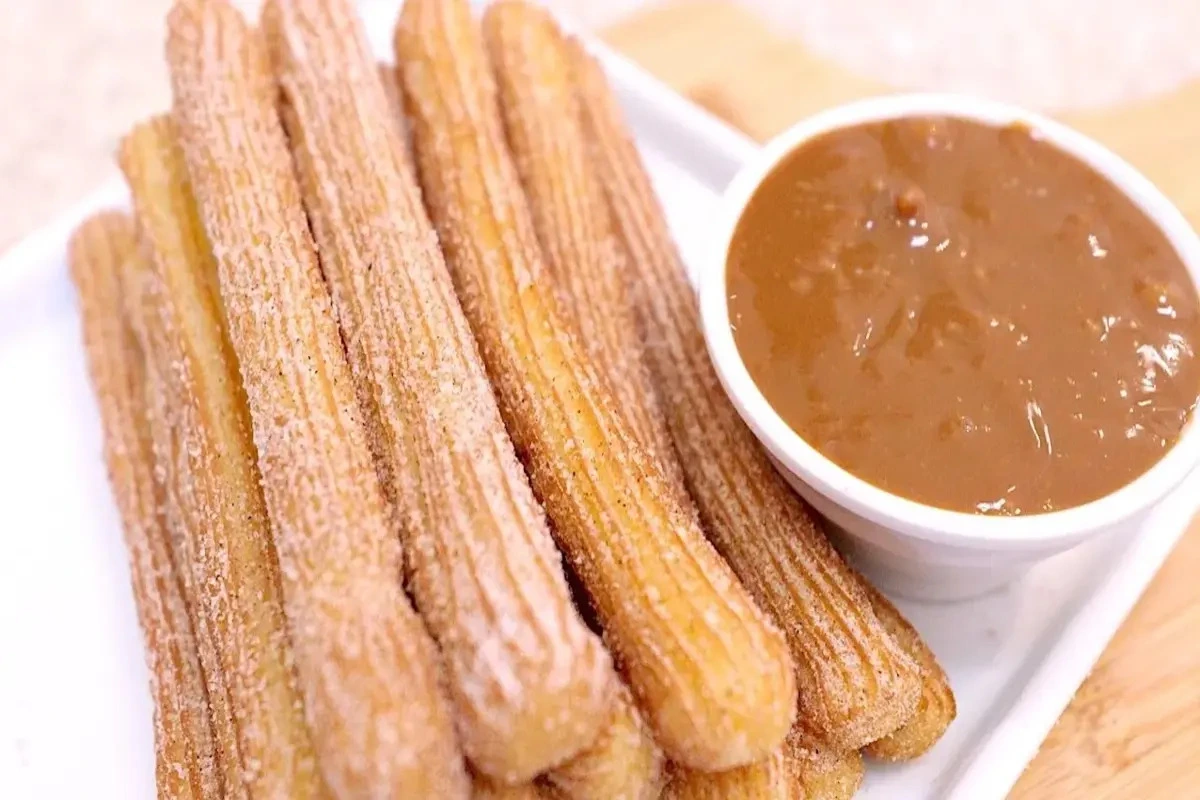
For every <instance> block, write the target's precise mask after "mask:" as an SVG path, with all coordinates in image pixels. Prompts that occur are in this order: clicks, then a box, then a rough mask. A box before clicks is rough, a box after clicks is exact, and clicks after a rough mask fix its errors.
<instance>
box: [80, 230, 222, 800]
mask: <svg viewBox="0 0 1200 800" xmlns="http://www.w3.org/2000/svg"><path fill="white" fill-rule="evenodd" d="M68 253H69V255H68V260H69V262H70V269H71V279H72V281H73V282H74V283H75V289H76V292H77V294H78V297H79V309H80V316H81V318H82V328H83V342H84V349H85V351H86V353H87V362H88V372H89V374H90V376H91V380H92V388H93V390H94V391H95V394H96V403H97V405H98V406H99V409H100V424H101V428H102V430H103V436H104V462H105V465H106V466H107V469H108V480H109V484H110V486H111V488H112V492H113V498H114V500H115V501H116V506H117V511H118V512H119V514H120V516H121V523H122V525H123V530H124V538H125V548H126V553H127V555H128V557H129V572H130V578H131V581H132V584H133V597H134V601H135V603H136V605H137V614H138V622H139V624H140V625H141V628H142V638H143V643H144V645H145V657H146V666H147V668H148V671H149V673H150V694H151V697H152V698H153V700H154V750H155V759H154V761H155V770H154V771H155V784H156V786H157V789H158V796H159V797H161V798H173V799H177V800H219V798H222V797H224V796H225V795H224V792H223V790H222V786H221V783H222V781H221V771H220V767H219V764H218V758H217V750H216V742H215V740H214V737H213V731H212V724H211V720H210V718H209V712H208V698H207V693H206V690H205V687H204V676H203V674H202V672H201V666H200V657H199V648H198V645H197V642H196V639H195V636H194V634H193V631H192V624H191V621H190V619H189V617H188V609H187V603H186V600H185V597H184V586H183V580H182V577H181V576H180V574H179V571H180V565H179V564H177V563H176V560H175V554H174V553H173V552H172V547H171V542H170V541H169V538H168V537H169V534H168V531H167V523H166V519H165V517H164V504H165V497H164V490H163V486H162V481H161V477H160V474H159V473H158V470H157V467H156V465H155V457H154V450H153V443H152V441H151V437H150V433H149V431H148V430H147V426H146V420H147V418H148V416H149V415H150V414H151V413H152V412H151V409H150V405H149V403H148V401H147V394H146V389H147V387H146V380H147V376H146V365H145V361H144V357H143V354H142V352H141V348H140V346H139V344H138V342H137V339H136V336H135V335H134V331H133V329H132V327H131V325H130V324H129V320H128V319H127V318H126V316H125V314H124V311H123V307H124V306H123V303H124V301H123V300H122V295H123V293H124V288H123V286H122V284H121V275H122V270H123V265H122V264H123V262H125V261H126V260H129V259H141V258H143V256H142V255H141V253H140V252H139V248H138V241H137V235H136V231H135V227H134V223H133V220H132V219H131V218H130V217H129V216H128V215H126V214H123V213H119V212H111V211H110V212H101V213H99V214H96V215H95V216H92V217H90V218H88V219H87V220H85V221H84V222H83V223H82V224H81V225H80V226H79V228H78V229H77V230H76V231H75V233H74V234H73V235H72V237H71V241H70V244H69V245H68Z"/></svg>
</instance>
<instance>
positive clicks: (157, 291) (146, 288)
mask: <svg viewBox="0 0 1200 800" xmlns="http://www.w3.org/2000/svg"><path fill="white" fill-rule="evenodd" d="M143 247H145V244H144V243H143ZM121 289H122V291H123V293H124V301H125V315H126V317H127V318H128V320H129V325H130V327H131V328H132V329H133V331H134V334H135V336H136V337H137V339H138V343H139V347H140V348H141V350H142V354H143V357H144V359H145V364H146V404H147V407H148V409H149V413H148V414H147V420H146V421H147V423H148V427H149V429H150V438H151V442H152V443H153V447H154V459H155V469H156V472H157V474H158V475H159V477H160V479H161V480H162V484H163V516H164V517H165V519H166V522H167V533H168V537H169V539H170V542H171V547H172V550H173V552H174V554H175V563H176V564H177V565H179V576H180V579H181V581H182V583H183V595H184V598H185V599H186V601H187V610H188V616H189V617H190V618H191V621H192V631H193V632H194V633H195V639H196V649H197V650H198V651H199V656H200V667H201V669H202V671H203V674H204V686H205V690H206V692H207V693H208V708H209V717H210V719H211V720H212V730H213V741H214V745H215V747H216V751H217V763H218V765H219V766H220V769H221V776H222V777H221V784H222V787H223V789H224V792H225V795H226V796H227V797H229V798H234V800H245V798H248V797H249V795H248V794H247V786H246V781H245V777H244V776H245V766H244V765H243V763H242V756H241V747H240V744H239V741H238V728H237V722H236V720H235V719H234V704H233V700H232V698H231V697H230V692H229V684H230V680H231V679H230V677H229V676H228V675H227V674H226V673H225V669H224V667H223V666H222V663H221V661H222V659H221V639H220V634H219V632H218V626H217V621H216V620H214V619H212V618H210V617H209V614H208V611H207V609H206V607H205V603H204V602H203V601H202V599H201V597H202V595H203V594H204V592H203V591H202V590H201V588H200V586H199V585H198V582H199V581H200V580H201V576H202V570H201V568H200V566H199V562H200V556H199V554H198V553H197V552H196V548H197V545H198V542H196V541H195V540H194V537H192V536H189V535H187V534H188V528H187V525H188V521H187V520H186V519H185V518H184V511H183V508H184V503H183V501H182V500H180V496H181V495H183V494H185V493H187V492H188V491H189V490H190V488H191V486H190V484H189V483H188V477H187V469H186V466H181V460H182V459H186V457H187V456H186V451H184V450H183V449H182V448H181V447H180V443H181V439H180V437H179V436H177V433H178V432H179V431H180V430H181V429H182V427H183V421H182V418H181V417H182V414H181V411H182V409H181V408H180V407H177V406H175V405H172V403H171V398H170V396H169V393H168V391H167V389H166V388H165V387H166V383H167V381H169V380H170V377H169V366H167V367H166V369H167V370H168V372H167V374H166V375H164V374H163V373H164V365H168V364H169V362H167V361H166V359H165V357H164V358H163V359H162V360H161V361H160V360H159V358H158V357H157V354H158V353H160V352H162V351H163V350H164V349H165V346H164V345H162V344H161V340H162V331H161V326H159V325H158V324H157V320H158V318H159V306H161V305H162V303H163V302H164V300H163V297H164V294H165V292H164V290H163V288H162V286H161V282H160V281H158V280H157V276H156V275H155V274H154V265H153V262H152V261H151V259H150V258H149V257H144V258H136V259H127V260H126V261H125V262H124V263H123V265H122V270H121Z"/></svg>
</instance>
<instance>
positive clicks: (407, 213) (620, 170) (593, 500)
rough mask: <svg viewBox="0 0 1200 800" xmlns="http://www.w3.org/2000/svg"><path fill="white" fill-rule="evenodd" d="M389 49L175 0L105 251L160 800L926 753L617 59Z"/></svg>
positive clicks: (608, 786)
mask: <svg viewBox="0 0 1200 800" xmlns="http://www.w3.org/2000/svg"><path fill="white" fill-rule="evenodd" d="M395 50H396V58H397V62H398V63H397V65H396V67H391V66H387V65H385V66H381V65H379V64H377V63H376V61H375V60H374V57H373V55H372V54H371V52H370V49H369V47H368V45H367V35H366V31H364V30H363V28H362V25H361V23H360V22H359V20H358V19H357V18H356V16H355V14H354V9H353V4H352V0H267V2H266V3H265V7H264V10H263V14H262V18H261V20H259V25H258V26H257V27H256V26H254V25H253V24H251V23H250V22H249V21H247V20H246V19H245V18H243V17H242V16H241V15H240V14H239V13H238V12H237V11H236V10H235V9H234V8H233V7H232V6H231V5H230V4H229V2H228V0H178V2H177V3H176V6H175V8H174V9H173V10H172V12H171V14H170V16H169V18H168V39H167V47H166V54H167V65H168V69H169V72H170V76H171V84H172V88H173V90H174V91H173V106H172V108H171V110H170V112H169V113H167V114H163V115H161V116H157V117H155V118H153V119H150V120H147V121H145V122H143V123H141V124H139V125H137V126H136V127H135V128H134V129H133V130H132V131H131V132H130V133H129V135H128V136H127V137H126V138H125V139H124V140H123V142H122V145H121V149H120V159H119V160H120V165H121V168H122V170H123V172H124V173H125V176H126V178H127V180H128V182H129V186H130V190H131V195H132V198H133V208H134V215H133V216H128V215H125V214H124V213H121V212H118V211H109V212H102V213H100V214H98V215H96V216H95V217H93V218H91V219H89V220H87V221H86V222H85V223H84V224H83V225H81V226H80V228H79V230H78V231H77V232H76V234H75V236H74V238H73V239H72V243H71V250H70V259H71V269H72V276H73V277H74V280H75V283H76V286H77V289H78V293H79V297H80V309H81V316H82V318H83V332H84V338H85V344H86V346H87V353H88V362H89V366H90V371H91V375H92V382H93V385H94V388H95V392H96V397H97V400H98V403H99V406H100V412H101V421H102V424H103V431H104V444H105V460H106V462H107V465H108V470H109V476H110V482H111V485H112V490H113V493H114V495H115V497H116V501H117V506H118V509H119V511H120V514H121V518H122V521H123V524H124V528H125V541H126V545H127V549H128V553H129V559H130V565H131V575H132V578H133V588H134V597H135V599H136V601H137V608H138V615H139V621H140V623H141V626H142V630H143V633H144V640H145V649H146V659H147V664H148V666H149V669H150V673H151V690H152V695H153V699H154V704H155V715H154V731H155V747H156V777H157V784H158V793H159V796H160V797H164V798H226V797H228V798H242V797H245V798H250V797H253V798H260V797H262V798H281V799H282V798H305V797H307V798H324V797H336V798H366V797H371V798H448V799H450V800H453V798H466V797H469V796H474V797H480V798H483V797H493V798H567V799H568V800H650V799H651V798H656V797H660V796H662V797H673V798H734V799H736V798H814V799H818V800H820V799H828V798H845V797H850V796H851V795H852V794H853V793H854V792H855V790H856V789H857V787H858V784H859V783H860V781H861V779H862V774H863V759H862V756H861V755H860V752H859V751H860V750H862V751H863V752H864V753H865V754H866V755H868V756H870V757H873V758H878V759H884V760H893V761H894V760H907V759H912V758H916V757H918V756H919V755H921V754H922V753H924V752H925V751H927V750H928V749H929V748H930V747H932V746H933V744H934V743H935V742H936V741H937V740H938V739H939V738H940V737H941V735H942V733H943V732H944V731H945V729H946V727H947V726H948V725H949V723H950V722H951V720H952V719H953V718H954V714H955V706H954V695H953V693H952V692H951V691H950V687H949V685H948V683H947V681H946V676H945V674H944V672H943V671H942V669H941V668H940V666H939V665H938V663H937V661H936V659H935V658H934V656H933V654H932V652H931V651H930V650H929V648H928V647H927V646H926V645H925V643H924V642H923V641H922V640H921V638H920V636H919V635H918V634H917V632H916V631H915V630H914V629H913V627H912V626H911V625H910V624H909V623H908V622H907V621H906V620H905V619H904V618H903V617H902V616H901V615H900V613H899V612H898V611H897V610H896V609H895V607H894V606H892V605H891V604H890V603H889V602H888V601H887V600H886V599H885V598H884V597H883V596H882V595H880V594H879V593H878V592H876V591H875V590H874V589H873V588H872V587H871V586H869V585H868V584H867V583H866V581H865V580H864V579H863V578H862V577H861V576H859V575H858V574H857V573H855V572H854V571H853V570H852V569H850V568H849V567H848V566H846V565H845V564H844V563H843V562H842V561H841V559H840V558H839V556H838V555H837V554H836V552H835V551H834V550H833V548H832V547H831V546H830V545H829V543H828V542H827V541H826V539H825V538H824V536H823V534H822V533H821V531H820V529H819V527H818V526H817V524H816V522H815V521H814V519H813V517H812V515H811V513H810V512H809V511H808V509H807V508H806V506H805V505H804V504H803V503H802V502H801V501H800V500H799V499H798V498H797V497H796V496H795V495H794V494H793V493H792V492H791V490H790V489H789V488H788V487H787V486H786V484H785V482H784V481H783V480H782V479H781V478H780V477H779V476H778V475H777V474H776V473H775V472H774V471H773V469H772V467H771V465H770V463H769V462H768V460H767V459H766V456H765V455H764V453H763V452H762V450H761V449H760V447H759V446H758V444H757V442H756V441H755V440H754V439H753V436H752V435H751V434H750V432H749V430H748V429H746V427H745V426H744V425H743V424H742V422H741V421H740V419H739V418H738V417H737V414H736V412H735V411H734V410H733V408H732V406H730V404H729V401H728V400H727V399H726V398H725V396H724V395H723V394H722V392H721V390H720V387H719V384H718V383H717V380H716V375H715V373H714V371H713V369H712V366H711V364H709V362H708V360H707V356H706V355H705V350H704V346H703V340H702V336H701V334H700V328H699V322H698V312H697V309H696V308H695V299H694V295H693V293H692V291H691V289H690V287H689V286H688V285H687V283H686V277H685V275H684V272H683V269H682V266H681V263H680V261H679V257H678V255H677V253H676V251H675V249H674V245H673V243H672V242H671V240H670V238H669V235H668V233H667V229H666V226H665V222H664V220H663V217H662V214H661V211H660V209H659V208H658V206H657V203H656V201H655V198H654V196H653V193H652V189H651V187H650V183H649V181H648V178H647V176H646V174H645V172H644V169H643V167H642V165H641V162H640V160H639V156H638V154H637V151H636V148H635V146H634V145H633V143H632V140H631V138H630V136H629V133H628V131H627V130H626V128H625V124H624V122H623V121H622V119H621V116H620V111H619V109H618V107H617V105H616V102H615V100H614V99H613V97H612V95H611V92H610V90H609V89H608V87H607V84H606V82H605V78H604V76H603V74H602V72H601V71H600V69H599V67H598V65H597V64H596V63H595V62H594V61H593V60H592V58H591V57H590V56H589V55H588V54H587V53H586V52H585V51H584V50H583V49H582V47H581V46H580V45H579V44H578V43H577V42H575V41H573V40H571V39H569V38H568V37H566V36H564V34H563V33H562V32H561V31H560V30H559V28H558V26H557V25H556V23H555V22H554V20H553V19H552V18H551V17H550V16H549V15H548V14H547V13H546V12H545V11H543V10H542V9H540V8H538V7H537V6H535V5H530V4H528V3H526V2H523V1H522V0H501V2H497V3H494V4H493V5H492V6H491V7H490V8H489V9H488V10H487V11H486V13H485V15H484V17H483V19H482V20H477V19H475V18H473V16H472V14H471V9H470V6H469V4H468V3H467V2H466V0H407V2H406V3H405V7H404V9H403V11H402V13H401V18H400V21H399V24H398V26H397V29H396V34H395ZM572 589H574V590H575V594H574V595H573V594H572ZM577 603H578V604H579V606H578V607H577V605H576V604H577Z"/></svg>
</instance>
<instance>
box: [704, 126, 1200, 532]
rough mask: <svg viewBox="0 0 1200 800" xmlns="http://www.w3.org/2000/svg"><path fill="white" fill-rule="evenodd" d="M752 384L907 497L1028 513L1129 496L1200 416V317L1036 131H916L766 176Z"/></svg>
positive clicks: (1184, 277)
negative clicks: (1126, 491)
mask: <svg viewBox="0 0 1200 800" xmlns="http://www.w3.org/2000/svg"><path fill="white" fill-rule="evenodd" d="M727 290H728V301H729V317H730V321H731V325H732V327H733V334H734V339H735V341H736V343H737V347H738V350H739V351H740V353H741V356H742V359H743V360H744V362H745V364H746V367H747V368H748V370H749V372H750V375H751V377H752V378H753V379H754V381H755V382H756V383H757V384H758V387H759V388H760V389H761V391H762V393H763V394H764V395H765V396H766V399H767V400H768V401H769V402H770V403H771V405H772V406H773V407H774V408H775V410H776V411H777V412H778V413H779V415H780V416H781V417H782V418H783V419H784V420H785V421H786V422H787V423H788V424H789V425H790V426H791V427H792V428H793V429H794V430H795V431H796V432H797V433H798V434H800V436H802V437H803V438H804V439H805V440H806V441H807V442H808V443H809V444H811V445H812V446H813V447H815V448H816V449H817V450H819V451H820V452H822V453H823V454H824V455H825V456H827V457H828V458H830V459H832V460H833V461H834V462H836V463H837V464H839V465H841V466H842V467H843V468H845V469H846V470H848V471H850V472H851V473H853V474H855V475H857V476H859V477H861V478H863V479H865V480H867V481H869V482H871V483H873V484H875V485H877V486H879V487H881V488H883V489H886V490H888V491H890V492H893V493H895V494H898V495H901V496H903V497H908V498H911V499H914V500H917V501H920V502H922V503H926V504H929V505H934V506H939V507H942V508H947V509H953V510H957V511H969V512H977V513H985V514H1036V513H1040V512H1046V511H1052V510H1056V509H1063V508H1069V507H1071V506H1076V505H1080V504H1082V503H1086V502H1088V501H1090V500H1094V499H1097V498H1099V497H1101V496H1103V495H1105V494H1108V493H1109V492H1112V491H1114V490H1115V489H1118V488H1120V487H1121V486H1123V485H1124V484H1126V483H1128V482H1129V481H1131V480H1132V479H1134V478H1136V477H1137V476H1138V475H1140V474H1141V473H1143V472H1145V471H1146V470H1147V469H1148V468H1149V467H1150V466H1152V465H1153V464H1154V463H1155V462H1156V461H1157V460H1158V459H1160V458H1161V457H1162V455H1163V453H1165V452H1166V451H1167V450H1168V449H1169V448H1170V447H1171V446H1172V445H1173V444H1174V442H1175V440H1176V439H1177V438H1178V436H1179V434H1180V432H1181V430H1182V429H1183V427H1184V425H1185V424H1186V423H1187V421H1188V418H1189V416H1190V414H1191V413H1192V411H1193V410H1194V409H1195V406H1196V402H1197V395H1198V394H1200V363H1198V362H1197V358H1196V354H1195V348H1196V347H1197V343H1198V342H1200V308H1198V307H1200V300H1198V298H1197V293H1196V288H1195V286H1194V285H1193V283H1192V281H1191V279H1190V277H1189V275H1188V273H1187V270H1186V268H1185V267H1184V265H1183V263H1182V262H1181V261H1180V258H1179V256H1178V255H1177V254H1176V252H1175V250H1174V249H1173V248H1172V246H1171V245H1170V244H1169V243H1168V241H1167V239H1166V237H1165V236H1164V235H1163V234H1162V232H1161V231H1160V230H1159V229H1158V228H1157V227H1156V226H1155V225H1154V224H1153V223H1152V222H1151V221H1150V220H1149V219H1148V218H1147V217H1146V215H1145V214H1144V213H1143V212H1142V211H1141V210H1140V209H1139V208H1138V207H1137V206H1136V205H1134V203H1132V202H1131V201H1130V200H1129V199H1128V198H1127V197H1126V196H1125V195H1123V194H1122V193H1121V191H1120V190H1118V189H1117V188H1116V187H1115V186H1113V185H1112V184H1110V183H1109V182H1108V180H1107V179H1105V178H1103V177H1102V176H1100V175H1099V174H1098V173H1096V172H1095V171H1094V170H1092V169H1091V168H1090V167H1088V166H1087V165H1085V164H1084V163H1082V162H1081V161H1079V160H1077V159H1076V158H1074V157H1073V156H1070V155H1068V154H1066V153H1064V152H1062V151H1061V150H1058V149H1057V148H1055V147H1054V146H1053V145H1051V144H1049V143H1047V142H1045V141H1042V140H1040V139H1039V138H1038V136H1037V135H1036V134H1035V133H1032V132H1031V131H1029V130H1028V129H1027V128H1023V127H1016V126H1010V127H990V126H987V125H983V124H979V123H974V122H968V121H965V120H960V119H951V118H940V117H939V118H932V117H930V118H909V119H900V120H895V121H888V122H880V123H873V124H866V125H860V126H857V127H853V128H847V129H842V130H838V131H834V132H832V133H827V134H825V135H823V136H820V137H818V138H816V139H814V140H812V141H809V142H807V143H805V144H803V145H802V146H801V147H799V148H798V149H797V150H796V151H795V152H793V153H791V154H790V155H789V156H787V157H786V158H785V159H784V160H783V161H782V162H780V163H779V164H778V166H776V167H775V169H774V171H772V172H771V173H770V174H769V175H768V176H767V177H766V179H765V180H764V181H763V182H762V184H761V185H760V186H759V187H758V189H757V190H756V192H755V194H754V196H753V198H752V199H751V200H750V203H749V204H748V205H747V207H746V209H745V211H744V213H743V215H742V218H741V220H740V222H739V223H738V226H737V229H736V231H735V233H734V236H733V242H732V245H731V247H730V251H729V256H728V286H727Z"/></svg>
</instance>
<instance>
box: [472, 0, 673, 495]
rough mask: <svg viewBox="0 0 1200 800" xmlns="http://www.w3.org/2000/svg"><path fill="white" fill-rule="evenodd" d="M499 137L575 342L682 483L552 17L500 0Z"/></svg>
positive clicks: (517, 1)
mask: <svg viewBox="0 0 1200 800" xmlns="http://www.w3.org/2000/svg"><path fill="white" fill-rule="evenodd" d="M483 32H484V39H485V42H486V43H487V47H488V54H489V55H490V56H491V61H492V66H493V68H494V71H495V74H496V83H497V87H498V89H499V98H500V108H501V111H502V113H503V117H504V122H505V131H506V133H507V137H508V143H509V147H510V149H511V150H512V154H513V160H514V163H515V164H516V166H517V172H518V173H519V174H520V176H521V183H522V185H523V186H524V188H525V194H526V196H527V197H528V198H529V208H530V211H531V212H532V214H533V221H534V226H535V228H536V229H537V235H538V240H539V242H540V243H541V245H542V252H543V253H544V255H545V259H546V266H547V271H548V272H549V274H550V275H551V276H552V278H553V279H554V284H555V287H556V289H557V290H558V295H559V298H560V299H561V301H562V303H561V307H562V309H563V311H564V312H565V313H566V314H567V316H568V317H569V318H570V321H571V322H572V323H574V324H575V325H576V326H577V330H578V333H579V341H580V343H581V344H582V346H583V349H584V350H585V352H586V353H587V355H588V356H589V357H590V358H591V359H592V362H593V363H594V364H595V366H596V368H597V370H598V371H599V372H600V374H601V377H602V378H604V379H605V380H606V381H607V382H608V383H609V386H610V388H611V390H612V393H613V396H614V399H615V400H616V403H617V408H618V411H620V412H621V413H622V414H624V415H625V417H626V418H627V419H628V422H629V425H630V427H631V428H632V430H633V433H634V435H635V436H637V438H638V440H639V441H640V442H642V443H643V444H644V445H645V446H646V448H647V449H648V450H649V451H650V452H651V453H657V454H659V455H660V459H659V463H660V464H661V466H662V467H663V468H664V470H665V471H666V472H667V473H668V477H669V478H671V479H672V480H673V482H674V483H676V484H677V485H678V486H680V487H682V475H681V473H680V468H679V462H678V460H677V459H676V458H675V450H674V447H673V446H672V444H671V439H670V434H669V432H668V431H667V426H666V420H665V419H663V416H662V413H661V411H660V410H659V407H658V403H657V401H656V399H655V396H654V388H653V386H652V384H651V382H650V373H649V371H648V370H647V368H646V364H645V360H644V358H643V353H642V344H641V334H640V333H639V331H638V327H637V324H636V322H635V320H634V315H633V306H632V304H631V303H630V297H629V286H628V281H629V277H630V276H629V265H628V264H626V263H625V253H624V249H623V248H622V247H621V245H620V243H619V242H618V241H617V239H616V235H615V233H614V231H613V228H612V220H611V217H610V213H609V210H608V205H607V201H606V200H605V198H604V187H603V186H601V185H600V182H599V178H598V176H597V175H596V174H595V171H594V170H593V169H592V168H591V165H590V164H589V162H588V152H587V142H586V140H585V139H584V136H583V131H582V127H581V126H582V120H581V118H580V108H579V97H578V94H577V93H576V91H575V86H574V83H573V82H572V79H571V77H572V76H571V62H570V53H569V51H568V48H567V47H566V42H565V41H564V39H563V37H562V34H561V33H560V32H559V30H558V28H557V26H556V24H555V22H554V19H553V18H552V17H551V16H550V14H549V12H547V11H546V10H545V9H543V8H541V7H540V6H537V5H534V4H533V3H528V2H524V0H500V2H496V3H493V4H491V5H490V6H489V7H488V9H487V11H486V12H485V14H484V17H483Z"/></svg>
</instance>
